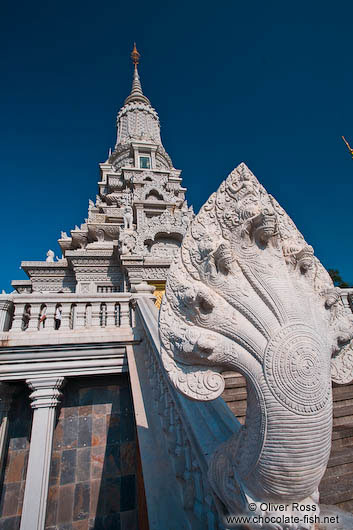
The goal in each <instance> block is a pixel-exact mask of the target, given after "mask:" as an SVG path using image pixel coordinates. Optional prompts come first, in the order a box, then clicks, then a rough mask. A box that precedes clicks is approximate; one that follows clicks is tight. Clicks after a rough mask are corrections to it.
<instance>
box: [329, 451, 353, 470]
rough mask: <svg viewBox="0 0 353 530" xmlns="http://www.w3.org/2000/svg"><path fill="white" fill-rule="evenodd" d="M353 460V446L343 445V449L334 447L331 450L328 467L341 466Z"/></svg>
mask: <svg viewBox="0 0 353 530" xmlns="http://www.w3.org/2000/svg"><path fill="white" fill-rule="evenodd" d="M350 462H353V450H352V447H343V448H341V449H334V450H333V451H332V452H331V455H330V459H329V461H328V464H327V467H333V466H340V465H342V464H348V463H350Z"/></svg>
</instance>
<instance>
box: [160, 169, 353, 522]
mask: <svg viewBox="0 0 353 530" xmlns="http://www.w3.org/2000/svg"><path fill="white" fill-rule="evenodd" d="M159 318H160V319H159V326H160V338H161V345H162V346H161V357H162V360H163V363H164V366H165V368H166V370H167V372H168V374H169V376H170V379H171V381H172V383H173V384H174V386H175V387H176V388H177V389H178V390H179V391H180V392H182V393H183V394H184V395H185V396H187V397H189V398H191V399H196V400H200V401H203V400H204V401H206V400H210V399H215V398H217V397H218V396H220V394H221V393H222V391H223V389H224V381H223V377H222V375H221V372H222V371H225V370H235V371H238V372H240V373H242V374H243V375H244V376H245V377H246V379H247V388H248V408H247V414H246V424H245V426H244V427H243V428H242V429H240V431H239V434H237V435H235V436H234V437H233V438H231V439H230V440H229V441H228V442H227V443H225V444H224V445H223V446H222V447H220V448H219V449H218V450H217V451H216V453H215V454H214V455H213V457H212V459H211V461H210V466H209V479H210V483H211V485H212V487H213V491H214V494H215V495H216V496H217V497H218V498H219V499H220V500H221V501H222V503H223V505H224V506H225V507H226V510H227V511H228V513H247V512H248V504H249V502H252V501H255V502H279V503H283V504H287V503H293V502H298V503H302V504H303V505H304V504H311V505H316V504H317V503H318V485H319V482H320V480H321V478H322V476H323V474H324V472H325V468H326V465H327V461H328V457H329V454H330V446H331V430H332V394H331V379H332V378H333V379H334V380H335V381H336V382H338V383H346V382H348V381H350V380H352V379H353V350H352V346H351V345H350V341H351V339H352V337H353V328H352V318H351V317H349V316H348V314H347V312H346V310H345V308H344V307H343V304H342V301H341V299H340V297H339V296H337V292H336V291H335V289H334V287H333V285H332V281H331V279H330V277H329V275H328V273H327V272H326V270H325V269H324V268H323V266H322V265H321V264H320V262H319V261H318V259H317V258H316V257H315V256H314V252H313V249H312V247H310V246H309V245H308V244H307V243H306V242H305V240H304V238H303V236H302V235H301V234H300V232H299V231H298V230H297V228H296V226H295V225H294V223H293V221H292V220H291V219H290V218H289V217H288V215H287V214H286V213H285V211H284V210H283V209H282V208H281V207H280V205H279V204H278V203H277V201H276V200H275V199H274V198H273V197H272V196H271V195H269V194H268V193H267V192H266V190H265V189H264V188H263V187H262V186H261V185H260V183H259V182H258V180H257V179H256V178H255V176H254V175H253V174H252V173H251V171H250V170H249V169H248V168H247V167H246V165H245V164H240V166H238V167H237V168H236V169H235V170H234V171H233V172H232V173H231V174H230V175H229V177H228V178H227V180H226V181H225V182H223V183H222V184H221V186H220V187H219V189H218V191H217V192H216V193H214V194H213V195H212V196H211V197H210V198H209V200H208V201H207V203H206V204H205V205H204V206H203V207H202V209H201V210H200V213H199V214H198V215H197V217H196V218H195V219H194V220H193V221H192V222H191V224H190V226H189V228H188V231H187V234H186V236H185V238H184V240H183V243H182V247H181V249H180V250H179V251H178V252H177V255H176V257H175V260H174V263H173V264H172V266H171V269H170V272H169V274H168V280H167V287H166V296H165V297H164V300H163V303H162V306H161V311H160V317H159ZM288 513H290V508H288ZM316 513H318V511H317V512H316ZM271 528H272V527H271ZM273 528H282V527H281V525H279V526H275V527H273ZM283 528H284V526H283ZM291 528H293V529H294V528H311V525H305V524H302V523H300V524H298V525H293V526H291Z"/></svg>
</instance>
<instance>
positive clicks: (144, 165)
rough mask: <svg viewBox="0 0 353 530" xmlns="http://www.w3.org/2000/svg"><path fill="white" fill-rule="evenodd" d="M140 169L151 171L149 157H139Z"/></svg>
mask: <svg viewBox="0 0 353 530" xmlns="http://www.w3.org/2000/svg"><path fill="white" fill-rule="evenodd" d="M140 168H141V169H151V159H150V157H149V156H140Z"/></svg>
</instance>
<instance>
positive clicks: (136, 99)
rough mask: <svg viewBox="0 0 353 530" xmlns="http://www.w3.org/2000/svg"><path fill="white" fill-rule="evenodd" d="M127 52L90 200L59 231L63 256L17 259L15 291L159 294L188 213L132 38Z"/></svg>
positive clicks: (185, 225)
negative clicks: (128, 63) (124, 82)
mask: <svg viewBox="0 0 353 530" xmlns="http://www.w3.org/2000/svg"><path fill="white" fill-rule="evenodd" d="M131 58H132V61H133V64H134V73H133V81H132V88H131V93H130V94H129V96H128V97H127V98H126V100H125V102H124V105H123V107H122V108H121V109H120V111H119V113H118V116H117V140H116V145H115V147H114V150H113V151H112V150H110V151H109V157H108V159H107V160H106V161H105V162H104V163H102V164H100V173H101V177H100V181H99V182H98V187H99V193H98V195H97V197H96V200H95V201H92V200H90V201H89V208H88V216H87V219H85V221H84V223H82V224H81V225H80V226H76V227H75V228H74V229H73V230H71V232H70V235H67V234H66V233H65V232H62V233H61V238H60V239H59V240H58V242H59V245H60V247H61V249H62V252H63V258H62V259H60V260H58V261H53V257H52V254H49V256H48V258H47V261H45V262H22V268H23V269H24V270H25V271H26V273H27V275H28V276H29V278H30V281H29V282H28V281H22V282H13V286H14V287H15V289H16V290H17V291H18V292H23V290H26V291H27V292H28V291H29V292H33V291H41V292H46V291H51V292H77V293H80V294H94V293H109V292H121V291H130V290H132V291H136V290H139V288H140V289H143V288H146V283H147V284H150V285H152V286H154V288H155V294H156V295H157V303H158V302H159V301H160V298H161V295H162V293H163V290H164V285H165V279H166V274H167V270H168V268H169V265H170V263H171V260H172V258H173V255H174V252H175V250H176V249H177V248H178V247H179V246H180V243H181V241H182V238H183V235H184V233H185V231H186V228H187V225H188V223H189V220H190V218H191V217H192V216H193V212H192V208H188V206H187V203H186V200H185V191H186V189H185V188H183V187H182V185H181V178H180V173H181V171H180V170H177V169H175V168H174V166H173V163H172V160H171V158H170V157H169V155H168V154H167V152H166V150H165V149H164V147H163V144H162V140H161V135H160V124H159V118H158V114H157V112H156V111H155V109H154V108H153V107H152V105H151V103H150V101H149V99H148V98H147V97H146V96H145V95H144V94H143V91H142V87H141V82H140V77H139V73H138V63H139V59H140V54H139V52H138V51H137V49H136V45H134V49H133V51H132V53H131ZM141 284H142V286H141ZM138 286H140V287H138ZM150 289H151V290H152V287H151V288H150Z"/></svg>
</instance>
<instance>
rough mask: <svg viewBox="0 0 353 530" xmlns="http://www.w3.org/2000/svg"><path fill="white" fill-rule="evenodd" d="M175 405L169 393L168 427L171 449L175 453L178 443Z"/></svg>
mask: <svg viewBox="0 0 353 530" xmlns="http://www.w3.org/2000/svg"><path fill="white" fill-rule="evenodd" d="M175 415H176V410H175V405H174V402H173V400H172V399H171V397H170V395H169V427H168V433H167V435H168V441H169V445H170V451H171V452H172V454H173V455H174V454H175V447H176V443H177V434H176V428H175Z"/></svg>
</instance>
